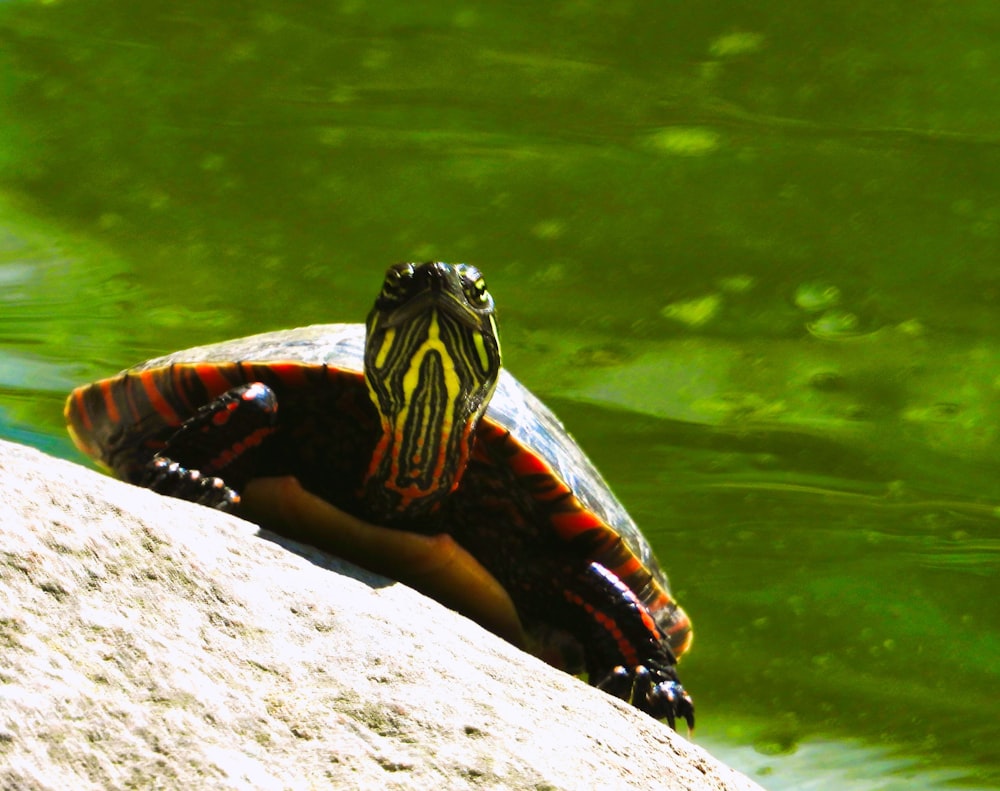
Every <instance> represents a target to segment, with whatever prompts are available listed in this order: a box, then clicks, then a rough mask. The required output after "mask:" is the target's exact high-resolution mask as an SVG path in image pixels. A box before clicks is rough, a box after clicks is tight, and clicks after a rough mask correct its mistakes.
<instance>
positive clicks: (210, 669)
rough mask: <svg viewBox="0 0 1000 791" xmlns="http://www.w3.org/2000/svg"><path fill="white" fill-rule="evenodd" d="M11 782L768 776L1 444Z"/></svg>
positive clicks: (268, 552)
mask: <svg viewBox="0 0 1000 791" xmlns="http://www.w3.org/2000/svg"><path fill="white" fill-rule="evenodd" d="M0 502H2V503H3V505H2V506H0V509H2V510H0V645H2V652H0V787H2V788H17V789H55V788H72V789H85V788H96V789H105V788H125V787H130V788H132V787H134V788H148V787H155V788H184V789H188V788H255V789H299V788H303V789H304V788H323V787H338V788H379V789H381V788H391V789H410V788H418V789H419V788H435V789H437V788H480V787H489V788H532V789H541V788H545V789H555V788H670V789H680V788H685V789H723V788H724V789H752V788H757V786H755V785H754V784H753V783H752V782H750V781H749V780H747V779H746V778H744V777H742V776H740V775H738V774H737V773H736V772H734V771H733V770H731V769H729V768H727V767H725V766H723V765H721V764H720V763H719V762H718V761H716V760H715V759H713V758H712V757H711V756H709V755H708V754H707V753H705V751H704V750H701V749H700V748H698V747H697V746H694V745H692V744H690V743H689V742H688V741H686V740H685V739H684V738H683V737H682V736H679V735H677V734H675V733H673V732H672V731H671V730H670V729H669V728H667V727H666V726H665V725H663V724H661V723H658V722H655V721H653V720H652V719H650V718H649V717H646V716H645V715H643V714H640V713H638V712H636V711H635V710H633V709H632V708H631V707H629V706H627V705H625V704H623V703H621V702H620V701H617V700H613V699H612V698H610V697H609V696H607V695H605V694H603V693H601V692H599V691H597V690H595V689H593V688H591V687H589V686H587V685H585V684H584V683H582V682H580V681H578V680H577V679H575V678H572V677H570V676H568V675H566V674H564V673H561V672H559V671H557V670H553V669H552V668H550V667H548V666H547V665H545V664H543V663H542V662H540V661H539V660H537V659H535V658H533V657H531V656H529V655H527V654H525V653H523V652H521V651H519V650H517V649H516V648H514V647H513V646H511V645H509V644H507V643H505V642H504V641H502V640H500V639H499V638H497V637H495V636H493V635H492V634H490V633H489V632H486V631H485V630H483V629H482V628H481V627H479V626H477V625H476V624H474V623H473V622H471V621H469V620H467V619H465V618H463V617H461V616H459V615H456V614H455V613H453V612H451V611H450V610H447V609H445V608H444V607H442V606H441V605H439V604H437V603H436V602H434V601H432V600H430V599H427V598H426V597H424V596H422V595H420V594H418V593H416V592H415V591H413V590H411V589H409V588H407V587H405V586H403V585H401V584H399V583H393V582H391V581H389V580H387V579H385V578H383V577H378V576H376V575H373V574H370V573H368V572H366V571H363V570H361V569H359V568H357V567H355V566H351V565H349V564H347V563H345V562H343V561H340V560H338V559H336V558H333V557H331V556H328V555H325V554H323V553H321V552H319V551H318V550H315V549H312V548H311V547H308V546H305V545H301V544H296V543H294V542H291V541H288V540H286V539H282V538H279V537H277V536H274V535H272V534H267V533H261V532H260V531H259V529H258V528H257V527H256V526H254V525H252V524H250V523H248V522H245V521H242V520H240V519H237V518H235V517H232V516H227V515H225V514H220V513H218V512H215V511H210V510H208V509H205V508H202V507H199V506H195V505H191V504H189V503H184V502H179V501H176V500H170V499H167V498H164V497H160V496H158V495H155V494H153V493H151V492H147V491H145V490H142V489H138V488H135V487H132V486H128V485H125V484H123V483H120V482H117V481H114V480H111V479H110V478H106V477H104V476H101V475H98V474H97V473H94V472H92V471H90V470H87V469H85V468H83V467H80V466H78V465H75V464H71V463H69V462H66V461H61V460H57V459H53V458H50V457H48V456H46V455H44V454H42V453H40V452H38V451H35V450H32V449H29V448H25V447H22V446H18V445H13V444H10V443H2V442H0Z"/></svg>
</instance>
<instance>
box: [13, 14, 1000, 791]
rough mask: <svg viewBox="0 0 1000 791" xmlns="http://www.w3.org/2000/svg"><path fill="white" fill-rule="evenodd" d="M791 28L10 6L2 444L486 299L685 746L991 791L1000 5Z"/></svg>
mask: <svg viewBox="0 0 1000 791" xmlns="http://www.w3.org/2000/svg"><path fill="white" fill-rule="evenodd" d="M788 8H789V7H788V6H787V4H774V3H766V2H765V3H763V4H761V3H757V4H724V5H722V6H708V5H704V4H703V5H699V6H691V7H690V8H681V7H680V6H677V5H676V4H671V5H663V6H661V7H654V6H649V7H648V8H645V9H643V11H642V12H641V13H640V12H638V11H636V12H629V11H627V10H626V9H625V8H624V7H623V6H621V5H620V4H604V5H600V4H580V3H575V4H574V3H568V4H567V3H563V4H559V5H558V6H551V5H546V4H538V5H536V6H530V7H529V6H524V7H523V8H521V9H519V14H520V16H519V15H512V14H509V13H508V12H507V10H506V9H505V8H504V7H503V6H502V4H496V5H494V6H490V5H489V4H485V5H484V4H472V5H467V6H463V7H458V8H456V7H453V6H451V5H448V4H435V3H424V4H420V5H414V4H412V3H391V2H386V3H380V4H370V5H366V4H364V3H355V2H348V3H339V4H326V5H322V4H305V5H295V4H292V5H289V4H287V3H279V2H273V1H272V0H264V2H260V3H255V4H253V5H252V6H246V5H245V4H233V3H223V2H205V1H204V0H199V2H197V3H195V2H190V0H180V1H179V2H175V3H171V4H170V5H169V7H166V6H165V7H163V8H162V9H159V10H157V9H153V8H151V7H150V6H149V5H148V4H141V3H139V4H137V3H131V2H125V0H74V2H72V3H34V2H8V3H4V4H2V5H0V348H2V350H3V351H2V355H0V435H2V436H4V437H7V438H12V439H16V440H19V441H24V442H28V443H30V444H34V445H40V446H42V447H45V448H48V449H50V450H53V451H54V452H58V453H65V454H70V453H71V451H70V448H69V443H68V441H67V440H66V437H65V434H64V432H63V428H62V419H61V404H62V399H63V395H64V393H65V392H66V391H68V390H69V389H70V387H71V386H72V385H75V384H78V383H80V382H83V381H87V380H91V379H94V378H97V377H98V376H104V375H108V374H110V373H113V372H115V371H117V370H119V369H120V368H122V367H124V366H126V365H128V364H130V363H133V362H136V361H137V360H140V359H143V358H146V357H150V356H153V355H154V354H158V353H162V352H165V351H168V350H171V349H178V348H186V347H189V346H192V345H195V344H198V343H205V342H209V341H214V340H219V339H222V338H225V337H233V336H238V335H245V334H250V333H252V332H258V331H263V330H267V329H273V328H277V327H281V326H301V325H304V324H309V323H315V322H326V321H361V320H362V319H363V317H364V315H365V313H366V312H367V309H368V307H369V305H370V302H371V299H372V295H373V293H374V291H375V290H377V288H378V284H379V282H380V278H381V273H382V271H383V269H384V267H385V266H386V265H387V264H388V263H391V262H393V261H398V260H401V259H417V260H426V259H429V258H442V259H446V260H452V261H458V260H468V261H472V262H474V263H476V264H478V265H480V266H482V268H483V269H484V271H485V272H486V275H487V278H488V280H489V282H490V284H491V288H492V290H493V292H494V294H495V296H496V298H497V301H498V306H499V311H500V323H501V332H502V334H503V336H504V341H505V352H506V355H507V357H506V362H507V364H508V366H509V367H510V368H511V369H512V370H513V371H514V373H515V374H516V375H518V376H519V377H520V378H521V379H522V380H523V381H525V382H526V384H528V385H529V386H530V387H532V388H533V389H534V390H536V391H537V392H538V393H539V394H540V395H542V396H543V397H545V398H546V399H548V400H551V401H553V403H554V406H556V408H557V411H558V412H559V413H560V414H561V415H562V416H563V417H564V419H565V420H566V422H567V424H568V425H569V427H570V428H571V430H573V432H574V433H575V434H576V435H577V438H578V439H579V440H580V442H581V444H582V445H583V446H584V448H585V449H587V450H588V452H590V453H591V454H592V455H593V457H594V459H595V461H596V462H597V463H598V465H599V466H600V468H601V469H602V471H603V472H604V473H605V475H606V476H607V477H608V479H609V480H610V481H611V483H612V485H613V487H614V488H615V489H616V491H618V492H619V494H620V495H621V497H622V499H623V500H624V502H625V503H626V505H627V506H628V507H629V508H630V510H631V511H632V512H633V514H634V516H635V517H636V519H637V521H638V522H639V523H640V524H641V525H642V526H643V527H644V528H645V529H646V530H647V532H648V533H649V534H650V536H651V539H652V541H653V543H654V545H655V546H656V547H657V550H658V553H659V554H660V556H661V558H662V560H663V562H664V565H665V566H666V568H667V570H668V572H669V573H670V575H671V578H672V580H673V582H674V585H675V587H676V589H677V593H678V596H679V598H680V600H681V601H682V602H683V604H684V605H685V608H686V609H687V610H688V611H689V612H690V613H691V614H692V617H693V619H694V623H695V630H696V635H697V637H696V640H695V645H694V649H693V651H692V652H691V654H690V655H689V656H688V657H686V658H685V660H684V663H683V667H682V671H683V676H684V680H685V684H686V685H687V686H689V687H690V688H691V689H692V691H693V692H694V693H695V694H696V696H697V700H698V703H699V706H700V714H699V733H698V739H699V741H702V740H703V743H705V744H706V745H708V746H710V747H712V749H714V750H715V751H716V752H718V753H719V754H720V755H722V756H723V757H725V758H728V759H729V760H730V761H731V762H732V763H733V764H734V765H736V766H737V767H741V768H743V769H745V770H746V771H748V772H749V773H751V774H755V773H758V772H759V773H760V774H759V779H760V780H761V781H762V782H763V783H764V784H765V785H769V786H771V787H774V788H792V787H796V788H809V787H816V788H821V787H823V788H825V787H838V786H845V787H852V788H896V787H906V788H924V787H926V788H930V787H943V786H945V785H948V784H949V783H952V782H953V783H954V784H956V785H961V786H967V787H1000V765H998V761H997V755H996V743H997V737H998V733H997V725H996V713H995V704H993V700H994V699H995V690H996V688H997V685H998V683H997V682H998V678H997V672H998V667H1000V663H998V661H997V660H998V656H1000V654H998V649H997V645H998V642H1000V622H998V619H1000V613H998V611H997V607H996V606H995V603H994V602H995V600H996V578H997V560H998V557H997V556H998V546H997V526H998V519H1000V515H998V512H997V510H996V509H997V507H998V505H1000V475H998V464H1000V461H998V459H1000V334H998V333H1000V307H998V306H1000V276H998V274H997V273H998V271H1000V270H998V269H997V266H996V263H997V262H996V249H997V240H998V239H1000V208H998V207H1000V202H998V198H997V196H998V194H1000V147H998V146H997V145H996V143H997V137H996V132H995V130H996V128H997V118H998V116H1000V105H998V98H997V97H998V96H1000V94H998V93H997V92H996V90H995V83H996V79H997V73H998V67H997V64H996V63H995V59H994V58H992V57H991V55H990V54H989V53H991V52H992V51H993V49H994V48H995V47H994V44H995V42H993V41H992V39H991V38H990V31H991V30H993V29H994V28H995V27H996V25H997V24H1000V6H998V5H997V4H996V3H993V2H986V0H982V1H981V2H970V3H962V4H950V5H949V4H939V5H938V7H936V8H935V9H933V10H931V11H928V10H927V9H924V10H925V11H927V13H921V14H910V15H902V16H901V17H900V18H896V19H893V20H892V21H891V23H890V22H888V21H887V19H886V18H885V16H884V12H883V11H882V10H880V7H879V4H871V3H861V2H848V3H846V4H844V3H842V4H839V5H836V6H835V5H831V4H822V3H818V2H805V3H801V4H798V5H796V6H795V11H794V12H792V13H790V12H789V10H788ZM887 27H890V28H891V35H886V31H887ZM944 32H947V35H943V33H944ZM848 739H850V740H856V741H846V740H848Z"/></svg>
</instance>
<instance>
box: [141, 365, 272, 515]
mask: <svg viewBox="0 0 1000 791" xmlns="http://www.w3.org/2000/svg"><path fill="white" fill-rule="evenodd" d="M277 410H278V402H277V398H276V397H275V395H274V391H273V390H271V388H270V387H268V386H267V385H265V384H262V383H260V382H251V383H250V384H245V385H240V386H239V387H234V388H232V389H231V390H227V391H226V392H225V393H223V394H222V395H220V396H219V397H218V398H216V399H214V400H213V401H211V402H209V403H208V404H206V405H205V406H203V407H201V409H199V410H198V411H197V412H196V413H195V414H194V415H193V416H192V417H190V418H189V419H188V420H186V421H185V422H184V423H182V424H181V426H180V428H178V429H177V431H176V432H174V434H173V435H172V436H171V437H170V438H169V439H168V440H167V441H166V444H165V445H164V447H163V448H162V450H160V451H159V452H158V453H157V454H156V455H155V456H153V458H152V459H150V461H149V462H148V463H147V464H146V465H145V466H144V467H143V468H141V469H140V470H139V471H138V473H137V474H136V475H134V476H133V478H132V482H133V483H136V484H138V485H139V486H144V487H146V488H148V489H152V490H153V491H156V492H159V493H160V494H165V495H168V496H170V497H178V498H180V499H182V500H191V501H192V502H196V503H200V504H202V505H207V506H209V507H211V508H220V509H222V510H230V509H232V508H234V507H235V506H237V505H238V504H239V501H240V496H239V494H237V492H236V491H235V490H234V489H232V488H230V486H229V485H227V483H226V481H240V482H242V481H245V480H246V479H248V478H249V477H251V468H252V465H253V457H254V455H255V451H256V450H257V448H258V447H259V446H260V445H261V443H262V442H264V440H266V439H267V438H268V437H269V436H270V435H271V434H273V433H274V432H275V430H276V429H277ZM224 478H225V480H224Z"/></svg>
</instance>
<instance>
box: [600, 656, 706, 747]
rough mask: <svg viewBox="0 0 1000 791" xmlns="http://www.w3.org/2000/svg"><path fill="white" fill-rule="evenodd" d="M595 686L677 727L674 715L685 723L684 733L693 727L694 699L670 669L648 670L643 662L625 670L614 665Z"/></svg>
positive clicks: (621, 666) (674, 727) (675, 728)
mask: <svg viewBox="0 0 1000 791" xmlns="http://www.w3.org/2000/svg"><path fill="white" fill-rule="evenodd" d="M597 688H598V689H601V690H603V691H605V692H607V693H608V694H610V695H614V696H615V697H617V698H621V699H622V700H624V701H627V702H629V703H631V704H632V705H633V706H635V707H636V708H637V709H639V711H642V712H645V713H646V714H649V715H650V716H651V717H654V718H655V719H658V720H663V719H665V720H666V721H667V724H668V725H669V726H670V727H671V728H673V729H674V730H677V727H676V722H677V720H678V719H682V720H684V721H685V722H686V723H687V725H688V733H691V732H692V731H693V730H694V702H693V701H692V700H691V696H690V695H689V694H688V693H687V691H686V690H685V689H684V687H683V686H681V684H680V682H679V681H677V677H676V675H675V674H674V673H673V669H669V670H661V669H659V668H655V667H654V668H653V669H652V670H651V669H650V668H648V667H646V666H645V665H637V666H636V667H634V668H632V669H631V670H629V669H628V668H626V667H624V666H623V665H618V666H617V667H615V668H614V669H612V670H611V672H610V673H608V674H607V675H606V676H605V677H604V678H603V679H601V681H600V682H599V683H598V684H597Z"/></svg>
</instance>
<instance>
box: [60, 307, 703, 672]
mask: <svg viewBox="0 0 1000 791" xmlns="http://www.w3.org/2000/svg"><path fill="white" fill-rule="evenodd" d="M364 344H365V328H364V326H363V325H361V324H325V325H314V326H311V327H303V328H299V329H293V330H283V331H278V332H270V333H263V334H260V335H253V336H250V337H246V338H240V339H237V340H232V341H226V342H223V343H217V344H211V345H207V346H199V347H195V348H192V349H187V350H185V351H180V352H175V353H173V354H170V355H167V356H164V357H159V358H156V359H153V360H150V361H148V362H145V363H141V364H139V365H137V366H135V367H133V368H129V369H128V370H126V371H123V372H122V373H120V374H118V375H117V376H114V377H111V378H109V379H104V380H101V381H98V382H95V383H93V384H90V385H85V386H83V387H80V388H78V389H76V390H75V391H74V392H73V393H72V395H71V396H70V398H69V400H68V402H67V407H66V418H67V422H68V425H69V427H70V433H71V434H72V436H73V438H74V440H75V442H76V444H77V445H78V447H79V448H80V449H81V450H83V451H84V452H85V453H87V454H89V455H91V456H92V457H94V458H96V459H98V460H100V461H101V462H102V463H104V464H105V465H106V466H108V467H110V468H111V469H112V470H113V471H114V472H115V473H116V474H117V475H119V477H122V478H124V479H126V480H130V479H133V478H134V477H135V475H136V474H137V473H138V471H140V470H141V469H142V468H143V467H144V465H145V464H146V463H147V462H148V461H149V459H150V458H151V457H152V455H153V454H155V453H156V452H157V450H158V449H159V448H161V447H162V446H163V444H164V443H165V442H166V440H167V439H168V438H169V437H170V436H171V434H172V433H173V432H174V431H175V430H176V428H177V427H178V426H180V425H181V424H182V423H183V422H184V421H185V420H186V419H187V418H189V417H190V416H191V415H193V414H194V412H195V411H197V409H198V408H199V407H201V406H202V405H204V404H206V403H208V402H210V401H211V400H212V399H214V398H215V397H217V396H218V395H220V394H222V393H223V392H225V391H227V390H229V389H230V388H232V387H234V386H236V385H239V384H243V383H248V382H255V381H260V382H263V383H265V384H267V385H269V386H270V387H271V388H272V389H273V390H274V391H275V393H276V395H277V397H278V404H279V426H280V428H279V431H278V433H277V435H275V437H274V438H272V439H273V440H276V441H275V442H273V443H272V439H269V440H268V442H269V446H268V452H267V454H259V455H262V456H263V458H260V459H259V460H255V462H254V466H253V467H252V468H251V469H249V470H245V471H243V472H242V473H241V475H242V477H243V480H242V481H241V480H231V478H230V476H229V475H228V474H227V476H226V480H227V483H228V484H229V485H231V486H233V487H234V488H237V489H239V488H240V486H241V485H242V483H245V480H247V479H249V478H251V477H258V476H262V475H279V474H292V475H295V476H296V477H298V478H299V480H300V481H301V482H302V484H303V486H305V487H306V488H307V489H309V490H311V491H313V492H314V493H316V494H319V495H320V496H322V497H323V498H324V499H327V500H329V501H330V502H332V503H334V504H335V505H338V506H339V507H341V508H344V509H345V510H347V511H349V512H352V513H355V514H356V515H358V516H368V515H367V514H365V513H364V510H363V506H362V504H360V503H359V502H358V500H357V492H358V490H359V485H360V480H361V475H362V473H363V471H364V469H365V468H366V467H367V463H368V460H369V459H370V456H371V452H372V449H373V447H374V444H375V437H376V435H377V432H378V430H379V428H378V416H377V413H376V412H375V409H374V407H373V406H372V404H371V402H370V401H369V398H368V392H367V388H366V385H365V382H364V376H363V373H362V366H363V359H364ZM272 445H273V447H272ZM255 458H256V457H255ZM442 526H446V529H447V532H449V533H452V535H454V537H455V538H456V540H457V541H458V542H459V543H460V544H461V545H463V546H465V547H466V549H468V550H469V551H470V552H471V553H472V554H473V556H475V557H476V558H477V560H479V562H480V563H482V564H483V565H484V566H485V567H486V568H487V569H489V570H490V571H491V572H492V573H493V574H494V575H495V576H496V577H497V579H498V580H500V582H501V584H505V583H506V582H507V581H509V580H510V579H511V578H512V576H514V575H522V576H523V575H524V574H525V573H531V572H530V571H529V572H525V569H526V568H527V569H529V570H530V569H535V570H536V571H535V572H534V573H537V574H538V575H541V576H544V575H547V574H550V573H555V572H551V568H554V567H553V566H550V565H547V564H548V561H549V560H550V557H551V556H555V555H560V554H562V553H568V554H571V555H574V556H578V557H585V558H587V559H588V560H593V561H597V562H598V563H601V564H602V565H604V566H605V567H606V568H608V569H610V570H611V571H612V572H614V573H615V574H616V575H617V576H618V577H619V578H620V579H621V580H622V581H623V582H624V583H625V584H626V585H627V586H628V587H629V588H630V589H631V590H632V591H633V592H634V593H635V594H636V595H637V596H638V598H639V599H640V600H641V601H642V602H643V604H645V606H646V607H647V609H648V610H649V612H650V613H651V614H652V616H653V617H654V618H655V619H656V621H657V624H658V626H659V627H660V629H661V630H662V631H663V633H664V634H665V635H666V637H667V640H668V642H669V643H670V646H671V648H672V650H673V651H674V653H675V654H676V655H680V654H681V653H683V652H684V651H685V650H686V648H687V647H688V645H689V642H690V634H691V632H690V623H689V621H688V618H687V616H686V615H685V613H684V611H683V610H681V609H680V607H678V606H677V604H676V603H675V602H674V600H673V598H672V596H671V594H670V589H669V586H668V582H667V577H666V575H665V574H664V572H663V570H662V569H661V567H660V565H659V563H658V562H657V560H656V558H655V557H654V555H653V552H652V549H651V548H650V546H649V543H648V542H647V541H646V539H645V538H644V537H643V535H642V533H641V532H640V531H639V529H638V527H637V526H636V524H635V523H634V522H633V521H632V519H631V517H630V516H629V515H628V513H627V512H626V510H625V509H624V507H623V506H622V505H621V504H620V503H619V502H618V500H617V499H616V498H615V496H614V495H613V494H612V492H611V490H610V488H609V487H608V485H607V483H605V481H604V479H603V478H602V477H601V475H600V473H599V472H598V471H597V469H596V468H595V467H594V465H593V464H592V463H591V462H590V460H589V459H588V458H587V457H586V456H585V455H584V453H583V451H582V450H581V449H580V447H579V446H578V445H577V444H576V442H574V441H573V439H572V437H571V436H570V435H569V434H568V433H567V431H566V429H565V428H564V427H563V425H562V423H561V422H560V421H559V420H558V418H556V416H555V415H554V414H553V413H552V412H551V411H550V410H549V409H548V407H546V406H545V405H544V404H543V403H542V402H541V401H540V400H539V399H538V398H536V397H535V396H534V395H533V394H532V393H531V392H530V391H528V389H527V388H525V387H524V386H523V385H522V384H521V383H520V382H518V381H517V380H516V379H515V378H514V377H513V376H511V375H510V374H509V373H507V371H506V370H502V371H501V373H500V378H499V382H498V384H497V388H496V391H495V393H494V395H493V398H492V400H491V402H490V404H489V408H488V410H487V412H486V415H485V417H484V418H483V419H482V420H481V421H480V424H479V427H478V429H477V435H476V442H475V447H474V451H473V456H472V458H471V459H470V463H469V467H468V469H467V470H466V473H465V475H464V477H463V478H462V481H461V483H460V484H459V487H458V489H457V490H456V491H455V492H453V493H452V494H451V495H449V497H448V498H446V500H445V504H444V506H443V507H442V513H441V514H439V515H438V516H437V519H436V522H435V523H433V524H427V525H419V524H418V525H406V527H407V528H412V529H417V530H425V531H427V532H431V531H438V532H441V530H442ZM505 587H506V584H505ZM536 588H537V586H536ZM515 602H516V603H517V605H518V609H519V610H521V611H523V612H525V613H526V615H527V620H528V621H529V622H530V621H532V620H533V618H532V615H533V612H532V611H535V612H536V613H537V617H538V619H539V620H542V619H543V616H544V612H545V609H546V602H544V601H537V600H529V601H520V602H519V601H517V600H516V599H515Z"/></svg>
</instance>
